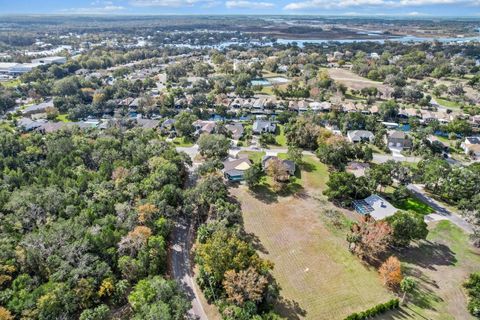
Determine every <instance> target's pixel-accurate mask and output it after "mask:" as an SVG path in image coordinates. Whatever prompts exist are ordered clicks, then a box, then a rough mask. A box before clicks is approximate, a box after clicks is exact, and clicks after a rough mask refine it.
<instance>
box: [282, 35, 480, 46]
mask: <svg viewBox="0 0 480 320" xmlns="http://www.w3.org/2000/svg"><path fill="white" fill-rule="evenodd" d="M435 40H436V41H439V42H456V43H465V42H473V41H477V42H480V35H479V36H478V37H464V38H422V37H416V36H404V37H394V38H387V39H380V38H373V39H365V38H363V39H355V38H354V39H305V40H303V39H296V40H290V39H278V40H277V43H278V44H283V45H288V44H294V43H296V44H297V45H298V46H299V47H303V46H305V45H306V44H328V43H335V42H337V43H354V42H377V43H385V42H386V41H393V42H403V43H408V42H412V43H418V42H431V41H435Z"/></svg>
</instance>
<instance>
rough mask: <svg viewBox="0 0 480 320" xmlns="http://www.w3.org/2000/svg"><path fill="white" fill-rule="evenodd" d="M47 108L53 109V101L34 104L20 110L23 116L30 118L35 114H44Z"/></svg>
mask: <svg viewBox="0 0 480 320" xmlns="http://www.w3.org/2000/svg"><path fill="white" fill-rule="evenodd" d="M48 108H53V100H48V101H45V102H42V103H39V104H34V105H31V106H28V107H26V108H25V109H23V110H22V114H23V115H24V116H30V115H32V114H37V113H45V112H46V111H47V109H48Z"/></svg>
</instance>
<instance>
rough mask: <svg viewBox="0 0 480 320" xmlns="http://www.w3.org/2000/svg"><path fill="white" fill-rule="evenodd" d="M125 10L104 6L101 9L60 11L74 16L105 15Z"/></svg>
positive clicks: (87, 8)
mask: <svg viewBox="0 0 480 320" xmlns="http://www.w3.org/2000/svg"><path fill="white" fill-rule="evenodd" d="M122 10H125V7H122V6H115V5H105V6H102V7H86V8H69V9H62V10H60V11H61V12H65V13H76V14H106V13H116V12H120V11H122Z"/></svg>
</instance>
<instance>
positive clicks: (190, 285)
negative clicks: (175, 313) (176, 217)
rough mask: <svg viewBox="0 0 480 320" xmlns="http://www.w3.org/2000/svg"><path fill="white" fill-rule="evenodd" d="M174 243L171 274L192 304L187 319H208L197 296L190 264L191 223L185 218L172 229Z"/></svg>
mask: <svg viewBox="0 0 480 320" xmlns="http://www.w3.org/2000/svg"><path fill="white" fill-rule="evenodd" d="M172 239H174V242H175V244H174V245H173V246H172V248H171V250H170V251H171V261H172V266H171V268H172V275H173V277H174V279H175V280H177V282H178V283H179V284H180V286H181V287H182V288H183V290H184V291H185V293H186V294H187V297H188V299H189V300H190V302H191V304H192V308H191V309H190V310H189V312H188V315H189V319H197V320H208V318H207V315H206V314H205V310H204V309H203V306H202V303H201V301H200V298H199V296H198V292H197V289H196V287H195V284H194V281H195V280H194V279H193V276H192V271H191V264H190V248H191V243H192V229H191V224H190V223H189V221H187V220H181V221H178V222H177V223H176V224H175V226H174V228H173V231H172Z"/></svg>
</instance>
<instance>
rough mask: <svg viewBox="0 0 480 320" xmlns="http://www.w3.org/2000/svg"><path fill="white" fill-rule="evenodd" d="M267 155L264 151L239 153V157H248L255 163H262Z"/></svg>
mask: <svg viewBox="0 0 480 320" xmlns="http://www.w3.org/2000/svg"><path fill="white" fill-rule="evenodd" d="M265 154H266V153H265V152H264V151H240V152H239V153H238V155H239V157H241V156H247V157H248V159H250V161H252V162H253V163H260V162H261V161H262V158H263V157H264V156H265Z"/></svg>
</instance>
